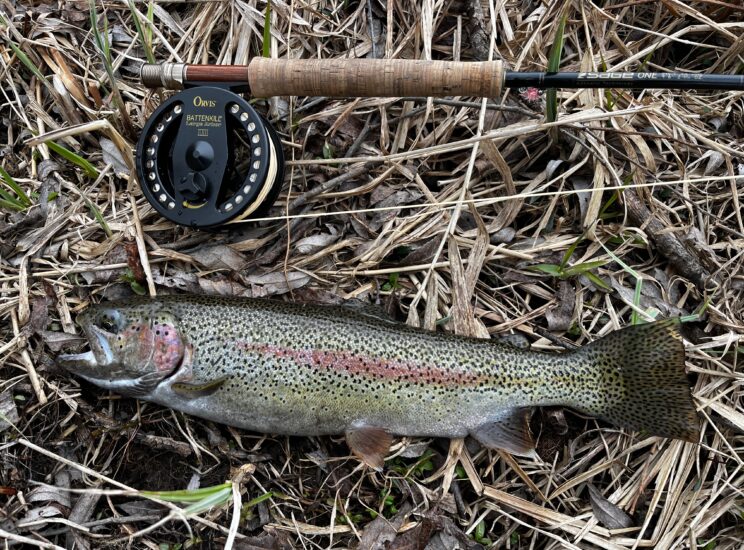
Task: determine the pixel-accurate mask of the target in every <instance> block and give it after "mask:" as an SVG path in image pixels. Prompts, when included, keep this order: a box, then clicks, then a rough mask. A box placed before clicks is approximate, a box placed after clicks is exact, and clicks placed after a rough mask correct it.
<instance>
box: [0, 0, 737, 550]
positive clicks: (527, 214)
mask: <svg viewBox="0 0 744 550" xmlns="http://www.w3.org/2000/svg"><path fill="white" fill-rule="evenodd" d="M272 4H273V15H272V27H271V30H272V38H271V52H272V55H274V56H276V57H287V56H291V57H316V56H321V57H344V56H352V57H365V56H378V57H381V56H388V57H400V58H425V57H431V58H435V59H452V58H455V59H462V60H469V59H475V58H483V57H484V56H488V50H489V44H490V43H492V39H494V38H495V39H496V50H495V52H494V55H498V56H502V57H503V58H504V59H505V60H506V61H508V62H509V63H510V64H511V66H512V67H514V68H516V69H519V70H543V69H544V68H545V66H546V63H547V52H548V51H549V49H550V45H551V43H552V41H553V38H554V36H555V29H556V26H557V24H558V21H559V12H560V9H561V7H562V6H561V5H560V4H562V3H551V2H539V1H529V0H524V1H523V0H507V1H494V2H492V3H490V4H489V2H483V4H482V5H480V4H473V3H472V2H471V1H470V0H467V1H456V0H455V1H451V2H450V1H445V2H441V1H437V2H435V1H434V0H423V1H422V2H404V1H395V0H390V1H388V2H382V3H381V2H372V3H369V4H368V3H366V2H361V3H357V2H341V1H337V2H333V1H325V0H320V1H318V2H301V1H293V2H284V1H281V0H274V1H273V2H272ZM600 4H603V6H600ZM0 6H2V7H1V8H0V9H1V10H2V12H3V19H4V20H3V21H2V23H1V24H2V33H3V42H2V46H0V47H1V48H2V50H1V52H2V54H1V55H0V78H1V80H2V94H3V98H2V105H1V106H0V113H2V120H1V121H0V128H2V133H3V136H4V137H6V139H5V140H3V142H2V143H3V145H2V151H1V157H2V166H3V167H4V168H5V170H7V172H8V173H9V175H10V176H12V178H13V179H14V181H15V182H17V184H18V185H19V186H20V188H21V189H22V190H23V191H24V192H25V193H26V195H28V201H29V203H30V206H26V205H25V204H24V203H23V199H22V198H21V197H18V196H17V195H16V194H15V193H14V192H13V191H11V190H10V189H9V187H8V186H7V185H5V184H2V187H1V188H2V189H3V190H4V191H6V192H8V193H9V194H10V195H11V196H12V197H15V198H16V199H18V200H19V201H20V208H21V210H20V211H18V212H15V211H12V210H11V209H10V208H9V207H8V206H7V205H5V206H4V207H3V208H2V209H1V210H0V235H1V237H0V270H1V271H0V320H1V322H0V335H1V336H2V338H0V395H1V396H3V397H2V398H0V411H1V412H2V414H3V417H0V418H2V419H7V420H11V421H12V422H13V424H14V427H8V426H7V423H5V422H3V421H2V420H0V424H2V425H3V427H4V428H3V432H2V434H0V437H1V438H2V443H1V444H0V530H1V531H0V533H2V536H4V537H7V538H6V539H5V541H4V544H5V545H6V546H5V547H13V548H15V547H19V545H22V544H23V543H24V542H25V544H28V545H37V546H39V547H49V548H51V547H57V546H67V547H74V548H97V547H101V546H102V545H105V544H110V543H112V542H116V541H119V542H118V543H116V544H121V545H124V544H125V543H126V542H127V541H129V542H131V544H132V545H133V547H136V548H153V549H154V548H179V547H183V548H186V547H195V546H198V544H197V542H196V541H201V544H202V545H203V546H204V547H210V546H211V547H221V546H222V545H224V544H225V541H226V540H228V538H229V539H230V540H231V541H232V540H233V538H234V537H235V540H236V542H235V547H242V548H300V547H302V548H330V547H332V548H344V547H362V548H371V547H382V546H380V545H381V544H383V541H384V540H393V539H394V541H393V542H391V543H390V547H391V548H424V547H426V548H431V549H438V548H454V547H455V545H456V544H457V545H459V547H460V548H474V547H477V546H476V545H477V544H478V543H480V544H483V545H484V546H488V544H489V541H490V544H492V545H493V547H496V548H500V547H507V548H563V547H565V548H657V549H667V548H705V549H712V548H716V549H729V548H731V549H733V548H740V544H741V540H742V538H743V537H744V519H743V517H742V514H743V512H744V506H743V505H742V502H743V498H742V497H743V495H742V489H741V487H742V481H744V468H743V467H742V466H744V462H743V458H744V456H743V454H742V449H744V435H743V433H744V406H742V394H743V393H744V390H743V385H742V382H743V381H744V375H742V370H741V368H740V366H739V364H738V351H739V342H740V339H741V338H742V333H743V331H744V314H742V306H743V305H744V304H743V303H742V298H741V296H742V294H741V290H742V284H743V283H744V277H743V276H742V271H741V266H742V254H743V252H742V251H743V250H744V226H743V225H742V211H741V205H740V198H739V195H740V192H741V191H740V190H741V189H742V187H743V182H744V180H743V179H742V177H741V176H742V174H744V154H743V153H742V149H743V147H742V145H743V142H742V138H743V137H744V95H742V93H741V92H737V93H727V92H719V93H703V92H673V91H648V92H644V93H630V92H627V91H617V90H607V91H565V90H564V91H559V92H558V98H559V116H558V123H557V124H556V125H554V126H553V128H557V129H558V131H557V132H556V131H554V132H553V133H549V132H548V131H547V130H548V126H547V125H546V124H545V123H544V122H543V120H544V105H542V104H540V103H539V102H538V103H524V102H522V101H521V99H520V98H519V97H518V94H517V92H516V91H511V92H510V93H509V94H508V95H506V96H505V97H503V98H491V100H490V101H491V102H492V103H491V104H489V106H488V108H486V105H484V104H483V103H482V102H481V101H480V100H479V99H478V98H475V99H473V98H459V99H460V100H463V101H465V102H464V103H463V102H460V103H458V102H440V101H426V100H420V99H415V98H413V99H407V100H403V99H365V100H343V101H341V100H318V99H316V98H289V99H288V98H276V99H273V100H271V101H269V102H267V103H261V102H260V103H259V104H258V107H259V108H260V109H261V110H262V111H263V112H265V113H267V114H268V116H269V117H270V118H271V120H272V121H273V123H274V125H275V127H276V129H277V130H278V131H279V132H280V134H281V136H282V139H283V140H284V143H285V153H286V156H287V157H288V159H289V165H290V168H289V169H288V175H287V178H286V182H285V187H284V191H283V194H282V195H281V197H280V200H279V202H278V204H277V206H276V208H275V209H274V210H273V211H272V212H271V216H270V219H268V220H266V221H263V222H261V223H246V224H241V225H239V226H234V227H232V228H231V230H230V231H228V232H222V233H198V232H194V231H191V230H188V229H183V228H180V227H174V226H173V225H172V224H170V223H167V222H165V221H164V220H163V219H161V218H159V217H158V216H157V215H156V214H155V213H154V211H153V210H152V209H151V208H150V207H149V205H148V204H147V203H146V201H145V200H144V198H143V197H142V195H141V193H140V192H139V190H138V187H137V184H136V182H135V181H134V177H133V176H132V173H131V170H130V164H129V162H131V160H130V159H131V148H132V144H133V142H134V140H135V139H136V132H137V130H138V129H139V128H141V126H142V124H143V123H144V122H145V120H146V117H147V116H148V115H149V113H151V112H152V110H153V109H154V107H155V106H156V105H157V104H158V102H159V100H160V97H159V96H158V95H157V94H152V93H150V92H148V91H147V90H145V89H143V88H142V87H141V86H140V85H139V83H138V82H137V79H136V74H137V68H138V66H139V64H140V63H141V62H142V61H143V60H145V59H146V51H145V49H144V48H143V44H142V41H141V40H140V37H139V36H138V35H137V30H136V27H135V25H134V23H133V19H132V18H133V15H132V12H131V11H130V9H129V7H128V6H127V3H126V2H124V1H109V2H97V12H98V15H99V19H98V25H97V26H98V28H99V29H101V32H103V29H104V25H103V20H104V18H105V19H106V20H107V21H108V29H109V33H110V35H109V39H111V38H112V37H113V45H112V47H111V54H110V55H111V63H112V67H111V70H112V74H113V75H114V76H115V84H116V86H115V87H114V86H113V85H112V84H114V83H112V82H111V81H110V79H109V76H108V73H107V71H106V69H105V67H104V63H103V57H102V54H101V52H100V51H99V49H98V48H97V47H96V45H95V37H94V35H93V34H92V33H91V32H90V30H89V29H90V19H89V17H90V13H89V6H88V3H87V2H86V1H73V0H69V1H60V2H53V3H48V2H44V1H33V0H32V1H26V2H23V3H16V2H13V1H11V0H2V2H1V3H0ZM136 9H137V11H138V13H139V16H140V22H141V25H142V26H143V28H144V29H145V34H146V35H147V36H151V41H152V49H153V51H154V53H155V56H156V57H157V58H158V59H160V60H166V59H180V60H183V61H186V62H207V61H208V62H216V63H245V62H247V61H248V59H249V58H250V57H251V56H253V55H258V54H260V52H261V51H262V28H263V17H264V15H263V13H264V9H265V3H264V2H263V1H261V2H255V1H253V0H249V1H237V0H236V1H234V2H180V3H176V2H174V3H160V2H156V3H154V4H153V5H152V14H153V15H152V17H153V24H150V23H148V22H147V12H148V3H145V2H136ZM492 9H495V10H496V11H495V12H492V11H491V10H492ZM386 10H387V11H386ZM292 14H293V15H292ZM743 16H744V10H742V8H741V6H740V5H739V3H738V2H734V1H733V0H731V1H729V2H725V1H719V0H704V1H697V2H683V1H681V0H664V1H662V2H652V1H646V0H633V1H624V0H610V1H608V2H595V3H591V2H580V1H578V0H575V1H573V2H571V6H570V8H569V9H568V21H567V23H566V35H565V47H564V55H563V59H562V61H561V67H562V69H563V70H578V69H579V68H580V67H582V68H585V69H593V70H599V69H602V68H606V69H607V70H622V69H629V70H632V69H637V68H638V67H641V66H642V67H645V68H647V69H648V70H668V69H672V68H678V69H680V70H685V71H694V72H727V73H735V72H739V73H741V72H742V71H743V70H744V41H742V39H741V36H742V33H743V32H744V17H743ZM13 46H15V47H13ZM32 67H33V69H32ZM117 94H118V97H117ZM63 129H67V130H69V131H66V132H64V133H63V134H56V136H55V141H56V143H58V144H59V145H62V146H64V147H66V148H67V149H69V150H72V151H75V152H77V153H78V154H79V155H80V156H81V157H83V158H84V159H86V160H87V161H88V162H89V163H90V169H89V170H88V172H87V173H86V171H85V170H84V169H83V168H81V167H80V166H77V165H75V164H73V163H71V162H69V160H65V159H64V158H63V157H61V156H60V155H59V154H58V153H56V152H55V151H53V150H51V149H50V148H49V147H48V146H47V145H45V143H44V141H45V140H46V139H47V138H48V137H49V136H48V134H49V133H52V132H57V131H59V130H63ZM35 136H42V137H41V138H38V139H34V137H35ZM550 136H554V137H555V140H551V137H550ZM324 151H325V153H326V155H327V154H328V152H329V151H330V152H331V155H332V158H329V159H324V158H323V156H324ZM117 152H118V154H119V157H117ZM343 175H346V176H348V177H340V178H339V176H343ZM333 178H338V179H337V180H335V181H333V183H332V184H329V185H327V186H326V188H325V189H324V192H322V193H317V192H314V190H317V189H318V187H319V186H321V185H323V184H324V183H325V182H328V181H330V180H333ZM97 212H100V219H97V218H96V214H97ZM649 214H651V215H652V216H653V220H651V219H643V218H644V216H648V215H649ZM676 246H678V247H680V249H679V250H681V251H682V253H683V256H679V254H677V255H675V249H674V247H676ZM679 250H678V251H677V252H679ZM684 254H686V256H685V255H684ZM589 261H592V262H597V261H602V262H601V263H602V265H600V266H599V267H594V268H593V269H591V270H589V269H582V268H581V267H578V268H576V269H573V270H569V271H568V272H567V273H563V276H562V277H555V276H552V275H551V274H548V273H545V272H544V271H540V270H539V269H538V270H535V269H534V268H533V269H531V266H535V265H538V264H553V265H564V268H567V267H569V266H576V265H577V264H582V263H584V262H589ZM547 269H553V268H547ZM564 271H565V269H564ZM597 278H599V279H601V282H597ZM604 287H606V288H604ZM133 288H135V289H138V290H144V291H145V292H147V291H151V292H152V291H157V292H171V291H193V292H211V293H226V294H239V295H253V296H264V295H282V296H284V297H286V298H287V299H290V298H291V299H295V300H311V299H312V300H320V301H335V300H339V299H349V298H360V299H363V300H376V299H377V298H378V297H379V298H380V299H381V301H382V303H383V305H384V306H385V307H387V308H389V310H390V311H392V312H393V313H394V314H395V315H397V316H398V317H399V318H401V319H405V320H407V322H409V323H412V324H418V325H422V326H427V327H434V326H435V324H436V323H437V321H438V320H442V319H445V323H444V324H445V328H446V329H447V330H455V331H458V332H462V333H470V334H476V335H487V334H497V333H507V332H509V331H512V330H514V331H517V332H521V333H523V334H526V335H527V336H528V337H529V338H530V340H531V342H532V345H533V347H534V348H536V349H559V348H560V347H562V346H564V345H569V344H570V343H574V344H579V345H581V344H584V343H586V342H588V341H590V340H592V339H594V338H596V337H598V336H601V335H603V334H605V333H607V332H608V331H610V330H613V329H615V328H617V327H619V326H622V325H626V324H628V323H630V322H631V321H632V319H634V318H648V317H654V316H659V317H665V316H674V315H687V314H693V313H700V314H701V316H702V320H701V321H700V322H698V323H695V324H692V325H690V328H689V330H688V331H687V333H686V338H687V348H688V352H689V353H688V358H689V363H688V365H689V370H690V372H691V373H693V375H694V378H695V386H694V395H695V399H696V402H697V404H698V406H699V410H700V413H701V415H702V417H703V418H704V426H703V435H702V437H701V440H700V442H699V444H686V443H681V442H678V441H669V440H661V439H657V438H644V437H642V436H640V435H639V434H633V433H623V432H621V431H618V430H616V429H612V428H609V427H607V426H606V425H600V424H598V423H597V422H595V421H593V420H589V419H584V418H579V417H577V416H575V415H573V414H567V415H565V416H564V415H563V413H562V411H560V410H553V411H544V412H543V413H542V414H539V415H536V420H535V426H534V427H535V429H536V430H537V431H538V432H539V435H540V446H539V453H540V457H541V459H540V460H535V461H532V460H527V459H515V458H512V457H510V456H508V455H505V454H501V453H494V452H491V451H487V450H484V449H482V448H479V447H478V446H477V445H472V444H471V442H469V441H468V442H465V443H463V442H462V441H454V442H453V443H452V444H451V446H449V450H448V448H447V442H446V441H436V440H435V441H433V442H430V445H429V447H428V450H426V452H425V445H422V444H421V443H422V442H421V441H417V440H402V441H399V442H398V443H397V444H396V446H395V447H394V449H393V452H394V454H395V455H396V456H395V458H393V459H391V460H389V461H388V463H387V464H388V468H387V469H386V471H385V473H384V474H376V473H371V472H369V471H364V470H362V469H360V468H359V467H357V463H356V461H354V460H353V459H349V458H347V457H346V453H347V451H346V450H345V447H344V446H343V444H342V443H341V442H339V441H338V440H337V439H333V438H311V439H308V438H284V437H268V436H267V437H259V436H256V435H254V434H249V433H243V432H239V431H236V430H232V429H229V428H225V427H223V426H216V425H212V424H209V423H207V422H204V421H201V420H198V419H194V418H190V417H185V416H183V415H181V414H175V413H173V412H171V411H168V410H165V409H162V408H159V407H155V406H152V405H148V404H145V403H136V402H134V401H133V400H130V399H119V398H118V397H116V396H113V395H106V394H105V393H103V392H101V391H99V390H97V389H95V388H93V387H91V386H88V385H82V386H81V384H80V383H79V382H78V381H76V380H73V379H71V378H70V377H69V376H67V375H66V374H64V373H62V372H60V371H59V370H58V369H57V368H56V367H55V366H54V362H53V360H54V357H55V356H56V353H57V351H58V349H59V345H60V343H59V342H60V340H61V339H62V338H61V335H60V334H59V333H61V332H64V333H70V334H73V333H75V332H76V328H75V325H74V323H73V319H74V316H75V314H76V313H77V312H78V311H80V310H82V309H83V308H84V307H85V306H86V305H87V304H89V303H90V302H92V301H93V302H97V301H99V300H102V299H105V298H111V297H115V296H121V295H126V294H129V293H131V292H132V290H133ZM566 430H567V432H566ZM564 432H566V433H564ZM562 434H563V435H562ZM424 443H426V442H424ZM228 479H232V480H234V481H236V482H237V483H235V484H234V488H235V490H234V493H236V495H235V496H239V499H236V500H234V501H233V504H229V503H226V502H225V501H226V500H227V498H223V499H222V504H221V505H219V506H217V507H215V508H213V509H211V510H209V511H200V512H199V513H198V514H197V515H196V516H195V517H192V518H191V519H188V520H179V519H178V517H179V513H180V512H179V511H180V509H181V506H177V505H173V504H170V505H169V504H163V503H157V502H156V503H153V502H148V501H147V500H145V499H144V497H143V496H142V495H140V494H138V493H137V492H136V491H135V489H136V490H162V489H185V488H187V486H188V487H192V488H193V487H198V486H201V487H207V486H215V485H218V484H220V483H222V482H223V481H225V480H228ZM228 492H229V489H228ZM590 493H591V494H592V495H594V496H593V497H590ZM223 496H224V495H223ZM256 497H259V498H258V500H259V502H256V501H252V499H254V498H256ZM262 498H263V500H262ZM241 501H242V504H243V505H246V506H244V507H243V515H244V516H243V517H242V518H236V516H235V515H234V511H235V510H236V509H239V506H238V505H239V504H240V502H241ZM593 505H594V506H596V507H599V508H603V509H604V512H602V511H597V512H594V513H593V511H592V506H593ZM619 509H621V510H622V511H624V513H625V515H626V517H627V518H628V519H629V522H627V521H626V523H622V522H623V520H624V518H623V516H622V514H621V513H620V512H619V511H618V510H619ZM169 513H171V514H173V515H171V516H168V514H169ZM378 514H381V516H378V517H387V518H389V519H390V520H391V521H390V523H388V522H386V521H383V520H377V521H372V518H373V517H375V516H377V515H378ZM164 517H168V520H167V521H160V520H161V519H162V518H164ZM233 521H235V522H236V523H233V524H232V531H231V522H233ZM618 521H619V522H621V524H624V525H627V527H622V528H618V525H613V522H618ZM153 527H154V528H153ZM236 527H237V528H238V530H237V537H236V532H235V528H236ZM613 527H614V528H613ZM396 532H399V533H400V534H398V535H396ZM246 536H247V537H253V538H249V539H245V538H244V537H246ZM396 537H397V538H396ZM179 544H183V546H178V545H179ZM427 544H428V545H429V546H426V545H427ZM55 545H57V546H55ZM169 545H170V546H169ZM241 545H242V546H241ZM376 545H377V546H376Z"/></svg>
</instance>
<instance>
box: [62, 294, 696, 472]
mask: <svg viewBox="0 0 744 550" xmlns="http://www.w3.org/2000/svg"><path fill="white" fill-rule="evenodd" d="M78 323H79V324H80V325H81V326H82V328H83V331H84V332H85V335H86V336H87V338H88V340H89V342H90V351H89V352H87V353H82V354H77V355H63V356H60V357H59V363H60V364H61V365H62V366H63V367H64V368H65V369H67V370H69V371H70V372H72V373H74V374H76V375H78V376H80V377H82V378H84V379H85V380H88V381H90V382H92V383H94V384H96V385H98V386H100V387H103V388H106V389H110V390H113V391H116V392H119V393H121V394H124V395H128V396H133V397H137V398H139V399H144V400H146V401H153V402H155V403H159V404H161V405H164V406H166V407H171V408H174V409H177V410H180V411H183V412H186V413H189V414H192V415H194V416H198V417H202V418H206V419H209V420H213V421H215V422H221V423H224V424H229V425H231V426H236V427H239V428H245V429H249V430H253V431H257V432H264V433H277V434H287V435H324V434H345V435H346V439H347V442H348V443H349V446H350V447H351V449H352V451H353V452H354V453H355V454H356V455H357V456H359V457H360V458H361V459H362V460H363V461H364V462H366V463H367V464H368V465H370V466H372V467H375V468H380V467H381V466H382V463H383V460H384V457H385V454H386V453H387V451H388V448H389V446H390V443H391V441H392V435H393V434H397V435H409V436H438V437H450V438H454V437H464V436H466V435H471V436H473V437H474V438H475V439H477V440H478V441H480V442H481V443H482V444H483V445H485V446H487V447H491V448H500V449H505V450H507V451H509V452H511V453H514V454H521V455H531V454H532V453H533V452H534V447H535V445H534V441H533V440H532V436H531V434H530V430H529V416H530V412H531V410H532V407H534V406H544V405H561V406H565V407H571V408H573V409H576V410H577V411H580V412H582V413H586V414H590V415H593V416H596V417H599V418H602V419H604V420H606V421H608V422H610V423H612V424H614V425H616V426H621V427H626V428H631V429H635V430H643V431H645V432H647V433H648V434H653V435H658V436H663V437H672V438H679V439H685V440H688V441H694V440H696V439H697V437H698V418H697V413H696V411H695V406H694V404H693V401H692V397H691V393H690V388H689V384H688V381H687V377H686V375H685V362H684V346H683V343H682V340H681V337H680V335H679V321H678V320H666V321H659V322H655V323H650V324H646V325H636V326H632V327H628V328H625V329H623V330H619V331H616V332H613V333H611V334H609V335H608V336H606V337H604V338H601V339H599V340H597V341H595V342H593V343H591V344H589V345H587V346H584V347H583V348H581V349H579V350H576V351H572V352H568V353H562V354H548V353H538V352H533V351H528V350H524V349H520V348H518V347H516V346H512V345H509V344H506V343H503V342H498V341H491V340H485V339H478V338H466V337H462V336H455V335H453V334H446V333H441V332H431V331H427V330H423V329H418V328H413V327H409V326H406V325H403V324H400V323H397V322H394V321H391V320H388V319H385V318H383V317H382V316H379V315H377V314H374V313H372V314H371V313H369V312H367V311H365V310H357V309H356V308H350V307H344V306H340V307H339V306H316V305H301V304H293V303H286V302H277V301H270V300H260V299H244V298H224V297H216V296H192V295H183V296H163V297H159V298H155V299H134V300H131V301H128V302H125V303H124V302H122V303H108V304H103V305H99V306H94V307H91V308H89V309H88V310H86V311H85V312H84V313H82V314H81V315H80V316H79V317H78Z"/></svg>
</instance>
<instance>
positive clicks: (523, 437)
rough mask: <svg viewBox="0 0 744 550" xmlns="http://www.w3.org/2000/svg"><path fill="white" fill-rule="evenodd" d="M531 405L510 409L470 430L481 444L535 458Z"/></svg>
mask: <svg viewBox="0 0 744 550" xmlns="http://www.w3.org/2000/svg"><path fill="white" fill-rule="evenodd" d="M532 411H533V409H532V408H530V407H522V408H514V409H508V410H506V411H504V412H503V414H501V415H499V416H498V417H497V418H494V419H492V420H491V421H490V422H486V423H485V424H482V425H480V426H478V427H477V428H476V429H475V430H473V431H471V432H470V435H471V436H473V437H474V438H475V439H477V440H478V441H479V442H480V443H481V445H483V446H485V447H488V448H489V449H502V450H504V451H506V452H508V453H511V454H513V455H519V456H526V457H529V458H535V456H536V455H535V440H534V439H533V437H532V432H531V431H530V417H531V416H532Z"/></svg>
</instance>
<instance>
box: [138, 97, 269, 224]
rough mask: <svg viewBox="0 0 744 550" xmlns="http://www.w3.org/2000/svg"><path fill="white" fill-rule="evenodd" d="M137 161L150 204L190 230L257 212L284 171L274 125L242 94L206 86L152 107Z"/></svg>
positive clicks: (263, 207) (143, 189)
mask: <svg viewBox="0 0 744 550" xmlns="http://www.w3.org/2000/svg"><path fill="white" fill-rule="evenodd" d="M136 160H137V176H138V177H139V180H140V183H141V186H142V191H143V193H144V195H145V197H146V198H147V200H148V201H149V202H150V204H151V205H152V206H153V208H155V209H156V210H157V211H158V212H159V213H160V214H162V215H163V216H164V217H166V218H168V219H169V220H171V221H173V222H175V223H178V224H181V225H188V226H191V227H196V228H199V227H214V226H219V225H222V224H225V223H228V222H230V221H237V220H242V219H245V218H248V217H249V216H251V215H253V216H257V215H261V214H262V213H263V212H265V211H266V210H267V209H268V208H269V207H270V206H271V204H272V203H273V202H274V200H275V199H276V197H277V195H278V194H279V191H280V189H281V184H282V180H283V175H284V156H283V154H282V150H281V142H280V141H279V138H278V136H277V135H276V133H275V132H274V131H273V129H272V128H271V127H270V126H269V125H268V124H267V123H266V121H265V120H264V119H263V118H262V117H261V116H260V115H259V114H258V113H257V112H256V111H255V110H254V109H253V108H252V107H251V106H250V104H248V102H247V101H245V100H244V99H243V98H242V97H240V96H238V95H237V94H235V93H233V92H231V91H230V90H226V89H224V88H217V87H208V86H199V87H194V88H189V89H187V90H184V91H183V92H180V93H178V94H176V95H174V96H172V97H171V98H169V99H168V100H166V101H165V102H163V104H162V105H160V107H158V108H157V109H156V110H155V112H154V113H153V114H152V116H151V117H150V119H149V120H148V121H147V123H146V124H145V127H144V129H143V131H142V135H141V136H140V139H139V141H138V143H137V159H136Z"/></svg>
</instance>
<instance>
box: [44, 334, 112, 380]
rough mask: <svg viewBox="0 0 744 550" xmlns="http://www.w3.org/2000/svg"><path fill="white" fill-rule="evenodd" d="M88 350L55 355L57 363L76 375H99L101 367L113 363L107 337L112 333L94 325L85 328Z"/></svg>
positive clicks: (86, 376)
mask: <svg viewBox="0 0 744 550" xmlns="http://www.w3.org/2000/svg"><path fill="white" fill-rule="evenodd" d="M85 332H86V336H87V337H88V343H89V344H90V351H86V352H85V353H74V354H64V355H60V356H59V357H57V364H58V365H59V366H61V367H62V368H63V369H65V370H68V371H70V372H72V373H74V374H77V375H78V376H81V377H83V378H86V379H89V378H92V377H93V375H94V374H99V375H100V369H101V368H102V367H108V366H111V365H112V364H113V363H114V353H113V351H112V350H111V344H109V338H111V337H113V336H114V335H113V334H111V333H110V332H107V331H105V330H103V329H101V328H99V327H97V326H95V325H91V326H90V327H87V328H86V329H85Z"/></svg>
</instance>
